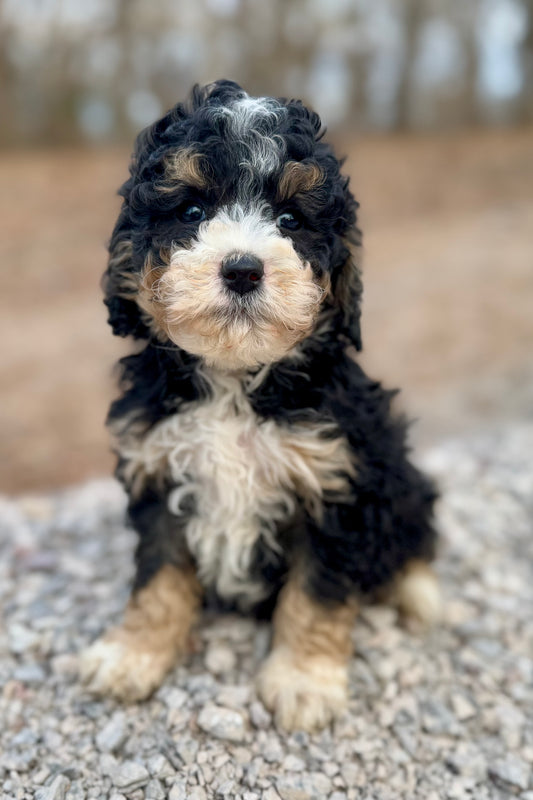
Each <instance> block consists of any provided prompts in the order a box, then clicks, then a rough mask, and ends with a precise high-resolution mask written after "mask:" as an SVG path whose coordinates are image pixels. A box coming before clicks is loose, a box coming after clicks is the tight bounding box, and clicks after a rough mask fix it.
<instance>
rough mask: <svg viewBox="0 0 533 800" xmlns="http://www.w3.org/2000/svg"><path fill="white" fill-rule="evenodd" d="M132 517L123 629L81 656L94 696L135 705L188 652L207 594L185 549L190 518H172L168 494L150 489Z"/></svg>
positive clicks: (136, 502) (134, 507)
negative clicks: (131, 564) (131, 570)
mask: <svg viewBox="0 0 533 800" xmlns="http://www.w3.org/2000/svg"><path fill="white" fill-rule="evenodd" d="M129 516H130V520H131V523H132V525H133V526H134V527H135V528H136V530H137V533H138V534H139V537H140V541H139V545H138V548H137V552H136V562H137V574H136V578H135V583H134V588H133V593H132V596H131V598H130V601H129V603H128V606H127V608H126V611H125V614H124V619H123V621H122V623H121V624H120V625H119V626H117V627H115V628H112V629H111V630H109V631H108V632H107V633H106V634H105V635H104V636H103V637H102V638H101V639H98V640H97V641H96V642H95V643H94V644H93V645H92V646H91V647H89V648H88V649H87V650H86V651H85V652H84V653H83V654H82V656H81V663H80V673H81V677H82V679H83V680H84V681H85V682H86V683H87V684H88V686H89V689H90V690H91V691H94V692H95V693H97V694H103V695H113V696H114V697H117V698H119V699H121V700H125V701H130V702H132V701H135V700H142V699H144V698H145V697H148V696H149V695H150V694H151V693H152V692H153V691H154V690H155V689H157V688H158V687H159V686H160V684H161V683H162V681H163V679H164V677H165V675H166V673H167V672H168V671H169V670H170V669H171V668H172V666H173V665H174V664H175V662H176V660H177V659H178V657H179V656H182V655H184V654H185V653H186V652H187V647H188V641H189V634H190V630H191V627H192V625H193V623H194V620H195V618H196V615H197V612H198V609H199V606H200V601H201V597H202V589H201V586H200V583H199V581H198V578H197V577H196V571H195V569H194V567H193V565H192V563H191V560H190V556H189V555H188V552H187V549H186V546H185V541H184V535H183V529H184V525H185V524H186V519H187V516H185V517H183V518H177V517H176V516H174V515H172V514H170V512H169V511H168V503H167V493H166V492H164V491H162V490H161V488H160V487H158V486H156V485H155V483H154V485H152V486H145V488H144V491H143V492H142V493H141V494H140V495H139V496H137V497H136V498H135V499H134V500H133V501H132V502H131V503H130V507H129Z"/></svg>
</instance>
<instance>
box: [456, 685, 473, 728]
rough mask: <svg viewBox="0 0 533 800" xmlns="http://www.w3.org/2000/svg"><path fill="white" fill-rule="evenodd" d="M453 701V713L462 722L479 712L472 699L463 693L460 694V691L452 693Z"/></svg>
mask: <svg viewBox="0 0 533 800" xmlns="http://www.w3.org/2000/svg"><path fill="white" fill-rule="evenodd" d="M451 703H452V708H453V713H454V714H455V716H456V717H457V719H458V720H460V721H461V722H464V720H467V719H471V718H472V717H475V716H476V713H477V712H476V708H475V706H473V705H472V703H471V702H470V700H468V699H467V698H466V697H465V696H464V695H463V694H460V693H459V692H455V693H454V694H452V697H451Z"/></svg>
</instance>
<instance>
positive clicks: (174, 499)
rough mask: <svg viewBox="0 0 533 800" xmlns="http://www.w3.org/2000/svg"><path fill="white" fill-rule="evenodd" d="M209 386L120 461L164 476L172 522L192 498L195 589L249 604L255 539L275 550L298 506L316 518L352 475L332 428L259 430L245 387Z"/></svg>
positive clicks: (218, 382) (237, 383)
mask: <svg viewBox="0 0 533 800" xmlns="http://www.w3.org/2000/svg"><path fill="white" fill-rule="evenodd" d="M210 380H211V384H212V390H213V394H212V397H211V398H210V399H209V400H207V401H202V402H196V403H191V404H190V405H188V406H187V407H185V408H183V409H182V410H181V411H180V412H179V413H178V414H175V415H174V416H172V417H169V418H167V419H165V420H163V421H162V422H161V423H159V424H158V425H157V426H155V428H153V429H152V430H151V431H150V432H149V433H148V434H147V435H146V436H145V437H144V439H142V440H141V441H140V442H137V443H136V446H135V447H129V448H128V450H127V452H123V455H126V457H127V458H128V459H130V464H131V468H132V470H133V471H134V472H135V473H136V474H139V472H141V473H143V474H145V475H153V474H155V473H157V472H159V471H161V470H165V472H167V474H168V473H169V474H170V476H171V478H172V480H173V482H175V484H176V488H175V489H173V490H172V491H171V493H170V495H169V499H168V505H169V509H170V511H171V512H172V513H174V514H176V515H180V514H182V513H183V500H184V499H185V497H186V496H190V495H192V496H193V497H194V501H195V502H194V505H195V513H194V514H193V515H192V517H191V519H190V520H189V521H188V522H187V526H186V538H187V543H188V546H189V548H190V550H191V553H192V554H193V555H194V557H195V559H196V562H197V564H198V574H199V577H200V579H201V581H202V582H203V583H204V584H205V585H211V586H214V587H215V588H216V590H217V591H218V593H219V594H220V595H221V596H222V597H226V598H228V597H236V596H238V595H245V596H247V597H248V598H249V600H251V601H255V600H259V599H261V595H262V587H261V586H260V585H258V584H257V582H252V581H251V580H250V576H249V567H250V562H251V557H252V552H253V548H254V545H255V544H256V542H257V541H258V539H259V537H263V538H264V539H265V540H266V541H267V542H268V544H269V545H270V546H271V547H273V548H274V549H275V548H277V547H278V546H279V545H278V544H277V542H276V538H275V531H276V527H277V524H278V523H279V522H280V521H282V520H285V519H287V518H289V517H290V516H291V514H292V513H293V511H294V509H295V506H296V498H297V496H298V497H300V498H302V500H303V501H304V502H305V503H306V505H307V507H308V509H309V511H310V513H312V514H313V515H314V516H315V517H319V516H320V513H321V498H322V495H323V492H324V491H325V490H329V491H333V492H335V493H338V494H344V493H345V492H346V490H347V476H348V475H350V474H353V471H354V468H353V464H352V461H351V458H350V454H349V450H348V446H347V444H346V442H345V440H344V438H343V437H342V436H340V435H339V433H338V431H337V430H336V427H335V426H334V425H333V424H332V423H322V424H320V425H317V424H316V423H315V424H310V423H299V424H296V425H293V426H291V427H288V426H282V425H278V424H277V423H275V422H274V421H273V420H263V421H262V420H259V419H258V418H257V416H256V415H255V413H254V411H253V409H252V408H251V406H250V403H249V401H248V398H247V396H246V392H245V389H244V388H243V384H242V382H241V380H239V379H238V378H236V377H234V376H231V375H223V374H218V375H217V374H215V376H214V377H213V376H211V378H210Z"/></svg>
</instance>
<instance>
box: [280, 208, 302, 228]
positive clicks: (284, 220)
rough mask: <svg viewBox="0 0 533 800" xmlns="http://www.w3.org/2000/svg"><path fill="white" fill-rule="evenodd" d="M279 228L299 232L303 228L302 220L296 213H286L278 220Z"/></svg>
mask: <svg viewBox="0 0 533 800" xmlns="http://www.w3.org/2000/svg"><path fill="white" fill-rule="evenodd" d="M276 225H277V226H278V228H286V230H288V231H297V230H298V228H301V227H302V218H301V217H300V216H299V215H298V214H296V213H295V212H294V211H284V212H283V214H280V215H279V217H278V218H277V220H276Z"/></svg>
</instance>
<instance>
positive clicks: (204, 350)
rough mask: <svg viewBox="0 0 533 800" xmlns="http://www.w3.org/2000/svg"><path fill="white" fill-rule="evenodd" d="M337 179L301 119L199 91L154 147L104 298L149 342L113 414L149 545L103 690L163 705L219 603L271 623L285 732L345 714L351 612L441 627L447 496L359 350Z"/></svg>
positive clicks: (271, 699)
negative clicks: (388, 601)
mask: <svg viewBox="0 0 533 800" xmlns="http://www.w3.org/2000/svg"><path fill="white" fill-rule="evenodd" d="M340 166H341V164H340V162H339V161H338V160H337V158H336V157H335V155H334V154H333V151H332V149H331V147H330V146H329V145H328V144H326V143H325V142H324V141H323V140H322V128H321V122H320V119H319V117H318V116H317V114H315V113H314V112H312V111H310V110H309V109H307V108H306V107H305V106H304V105H302V103H301V102H299V101H294V100H284V99H280V100H278V99H272V98H266V97H261V98H254V97H249V96H248V95H247V94H246V92H244V91H243V89H241V88H240V87H239V86H238V85H237V84H235V83H232V82H230V81H217V82H215V83H212V84H210V85H208V86H205V87H196V88H194V89H193V91H192V93H191V95H190V96H189V98H188V99H187V101H186V102H185V103H180V104H178V105H176V106H175V107H174V108H173V109H172V110H171V111H169V112H168V113H167V114H166V115H165V116H164V117H163V118H162V119H160V120H159V121H158V122H156V123H155V124H154V125H152V126H151V127H149V128H147V129H146V130H144V131H143V132H142V133H141V134H140V136H139V137H138V140H137V143H136V147H135V153H134V156H133V160H132V163H131V167H130V178H129V179H128V180H127V181H126V183H125V184H124V185H123V187H122V189H121V191H120V194H121V195H122V197H123V199H124V202H123V204H122V210H121V212H120V216H119V218H118V221H117V224H116V226H115V229H114V232H113V235H112V238H111V244H110V248H109V252H110V259H109V266H108V268H107V271H106V273H105V276H104V290H105V303H106V305H107V307H108V309H109V322H110V324H111V326H112V328H113V332H114V333H115V334H117V335H118V336H131V337H133V338H134V339H137V340H138V344H137V346H136V348H135V351H134V353H133V354H132V355H129V356H127V357H126V358H123V359H122V360H121V362H120V368H121V388H122V394H121V396H120V397H119V399H118V400H116V401H115V402H114V403H113V404H112V406H111V410H110V413H109V426H110V428H111V430H112V432H113V434H114V436H115V439H116V448H117V452H118V457H119V460H118V468H117V475H118V478H119V479H120V480H121V481H122V483H123V485H124V486H125V488H126V491H127V493H128V496H129V519H130V521H131V525H132V526H133V527H134V528H135V529H136V531H137V533H138V535H139V544H138V547H137V551H136V564H137V571H136V577H135V581H134V586H133V593H132V597H131V599H130V602H129V604H128V607H127V609H126V612H125V616H124V620H123V622H122V623H121V624H120V625H119V626H118V627H116V628H114V629H112V630H110V631H109V632H108V633H107V634H106V635H105V636H104V637H103V638H101V639H100V640H98V641H97V642H96V643H95V644H93V645H92V647H90V648H89V649H88V651H86V653H85V654H84V656H83V658H82V662H81V663H82V675H83V677H84V679H85V680H86V681H87V682H88V684H89V686H90V688H91V689H92V690H94V691H96V692H98V693H103V694H111V695H114V696H116V697H118V698H121V699H124V700H127V701H132V700H140V699H142V698H145V697H147V696H148V695H150V693H151V692H153V691H154V689H156V688H157V687H158V686H159V685H160V684H161V682H162V680H163V678H164V676H165V674H166V673H167V672H168V670H169V669H171V667H172V666H173V665H174V664H175V663H176V660H177V659H178V657H179V656H181V655H183V654H185V652H186V650H187V643H188V640H189V634H190V630H191V626H192V625H193V623H194V620H195V618H196V616H197V613H198V611H199V609H200V607H201V606H202V604H203V603H208V602H211V601H213V600H214V601H216V602H217V603H218V605H219V606H221V607H223V608H233V609H239V610H241V611H244V612H249V613H256V614H257V613H259V614H262V615H265V614H268V615H269V614H273V644H272V651H271V653H270V655H269V656H268V658H267V659H266V661H265V663H264V664H263V665H262V668H261V669H260V671H259V674H258V678H257V689H258V693H259V695H260V697H261V698H262V700H263V701H264V703H265V704H266V706H267V707H268V708H270V709H271V710H272V711H273V712H274V714H275V718H276V720H277V722H278V724H279V725H281V726H283V727H285V728H289V729H291V728H303V729H309V730H310V729H313V728H316V727H320V726H322V725H325V724H327V723H328V722H329V721H330V720H331V719H332V718H333V717H334V716H335V715H336V714H337V713H338V712H340V711H342V709H343V707H344V706H345V704H346V702H347V665H348V660H349V657H350V653H351V649H352V646H351V633H352V627H353V622H354V618H355V615H356V611H357V607H358V604H359V603H360V602H362V601H364V600H365V599H368V598H373V597H376V596H377V595H379V596H383V595H384V593H387V592H388V593H389V595H390V596H391V597H392V599H393V600H394V601H395V602H396V603H397V605H398V606H399V607H400V609H401V610H402V611H403V612H405V613H406V614H408V615H411V616H412V617H415V618H416V619H418V620H419V621H421V622H430V621H431V620H432V619H433V618H434V617H435V616H436V615H437V612H438V609H439V591H438V586H437V583H436V580H435V578H434V576H433V573H432V572H431V569H430V567H429V566H428V562H429V560H430V559H431V558H432V556H433V552H434V547H435V540H436V536H435V532H434V529H433V527H432V507H433V503H434V500H435V491H434V489H433V487H432V485H431V483H430V482H429V481H428V480H427V479H426V478H425V477H423V476H422V475H421V474H420V473H419V472H418V471H417V470H416V469H415V467H413V466H412V464H411V463H410V462H409V461H408V459H407V455H406V444H405V438H406V435H405V434H406V425H405V422H404V421H403V420H402V419H401V418H397V417H395V416H394V415H392V414H391V411H390V406H391V399H392V396H393V394H394V393H393V392H388V391H385V390H383V389H382V388H381V386H380V384H379V383H376V382H375V381H373V380H370V379H369V378H368V377H367V376H366V375H365V373H364V372H363V370H362V369H361V367H360V366H359V365H358V364H357V361H356V359H355V358H354V354H355V352H356V351H357V350H360V348H361V336H360V328H359V316H360V300H361V281H360V272H359V268H358V265H357V258H358V251H359V248H360V233H359V230H358V228H357V227H356V209H357V203H356V202H355V200H354V198H353V196H352V194H351V192H350V191H349V189H348V179H347V178H346V177H343V176H342V175H341V173H340Z"/></svg>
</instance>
